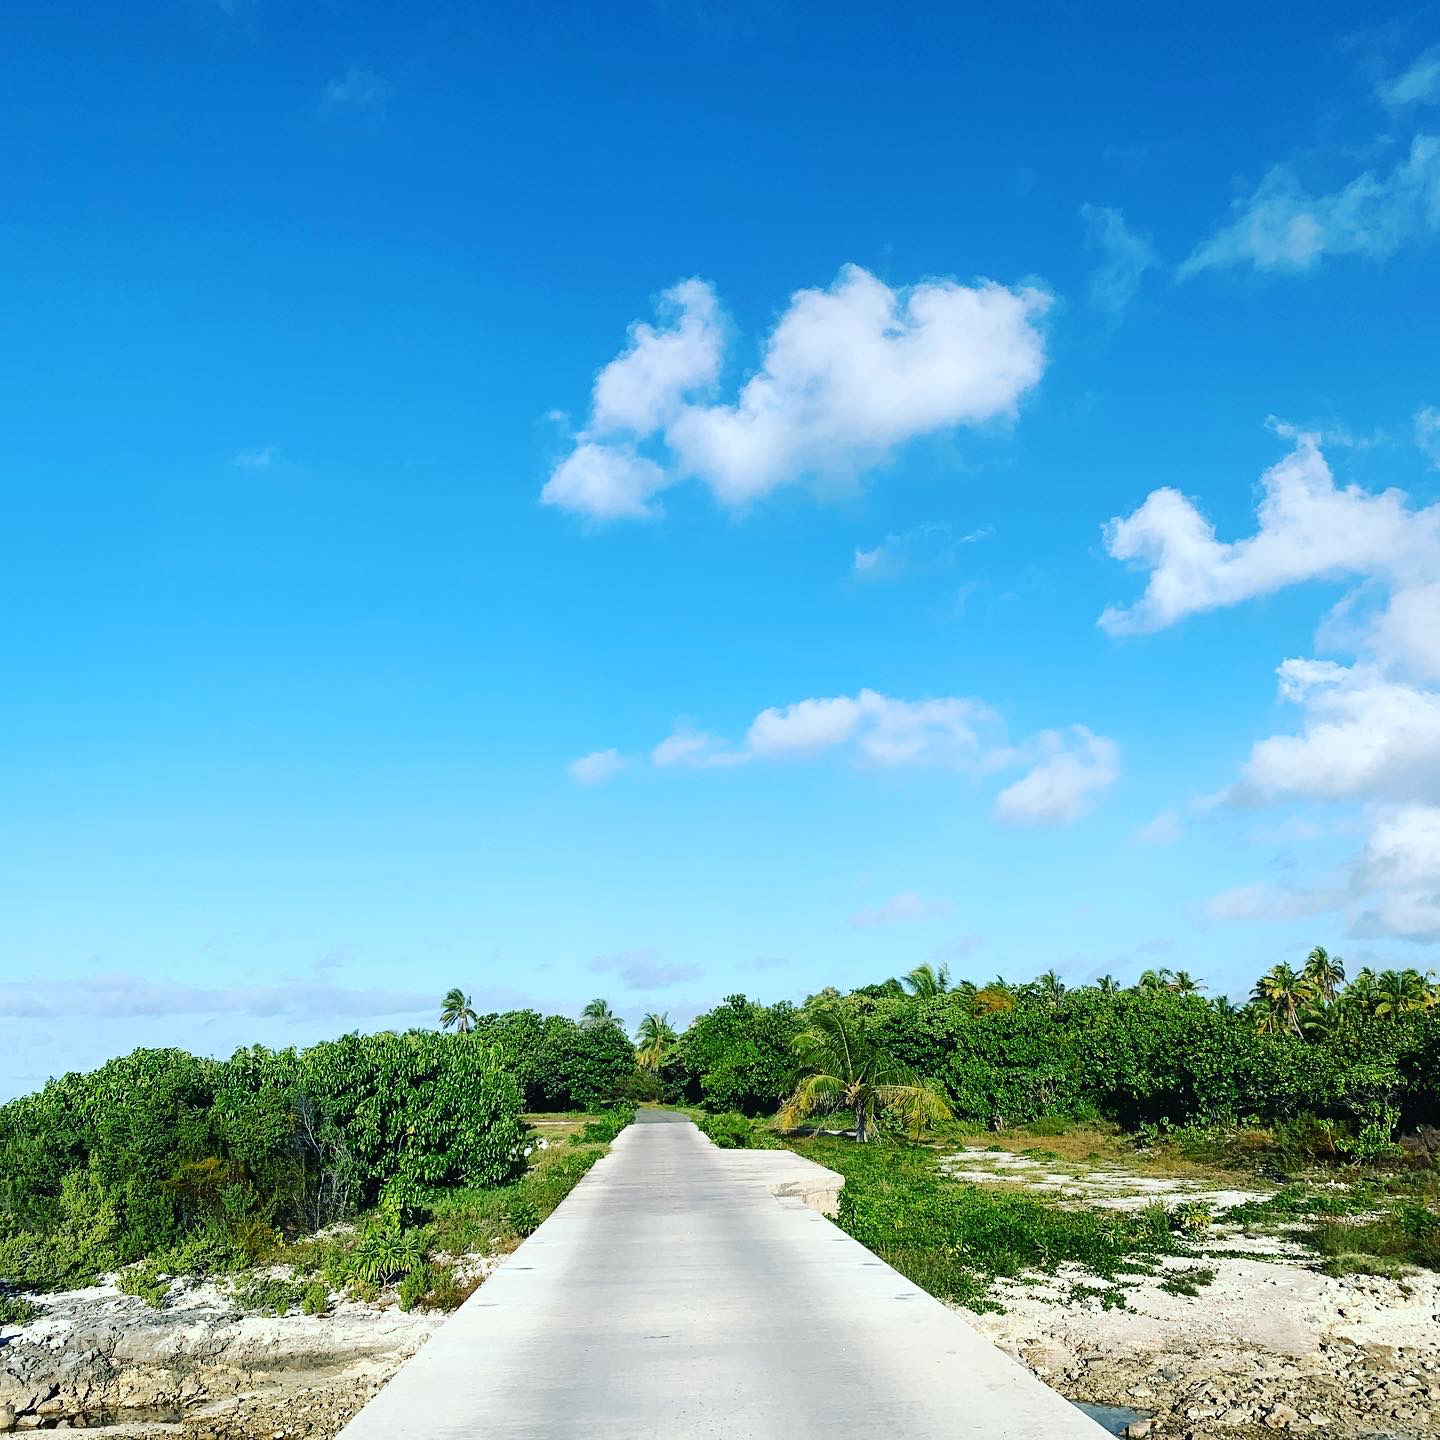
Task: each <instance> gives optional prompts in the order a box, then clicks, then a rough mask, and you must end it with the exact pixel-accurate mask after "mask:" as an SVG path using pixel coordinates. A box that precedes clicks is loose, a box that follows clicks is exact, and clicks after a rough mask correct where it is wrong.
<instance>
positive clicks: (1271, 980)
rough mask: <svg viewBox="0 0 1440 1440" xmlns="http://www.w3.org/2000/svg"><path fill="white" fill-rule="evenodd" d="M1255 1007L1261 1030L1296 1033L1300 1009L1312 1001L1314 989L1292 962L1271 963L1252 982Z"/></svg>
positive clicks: (1268, 1032) (1258, 1026) (1297, 1032)
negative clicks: (1288, 963)
mask: <svg viewBox="0 0 1440 1440" xmlns="http://www.w3.org/2000/svg"><path fill="white" fill-rule="evenodd" d="M1251 998H1252V999H1253V1000H1254V1001H1255V1003H1256V1006H1257V1008H1258V1010H1259V1014H1260V1021H1259V1023H1258V1025H1257V1027H1256V1028H1257V1029H1259V1030H1260V1031H1261V1032H1262V1033H1266V1034H1282V1033H1287V1032H1288V1033H1289V1034H1291V1035H1298V1034H1299V1033H1300V1011H1301V1010H1302V1009H1304V1008H1305V1007H1306V1006H1307V1005H1310V1004H1312V1003H1313V1002H1314V999H1315V990H1314V988H1313V987H1312V986H1311V984H1310V982H1309V981H1308V980H1307V979H1306V978H1305V977H1304V976H1303V975H1302V974H1301V973H1300V972H1299V971H1298V970H1296V969H1295V968H1294V967H1293V966H1290V965H1286V964H1283V963H1282V964H1279V965H1275V966H1272V967H1271V968H1270V969H1269V970H1267V971H1266V972H1265V973H1264V974H1263V975H1262V976H1261V977H1260V978H1259V979H1258V980H1257V981H1256V982H1255V989H1254V990H1253V991H1252V992H1251Z"/></svg>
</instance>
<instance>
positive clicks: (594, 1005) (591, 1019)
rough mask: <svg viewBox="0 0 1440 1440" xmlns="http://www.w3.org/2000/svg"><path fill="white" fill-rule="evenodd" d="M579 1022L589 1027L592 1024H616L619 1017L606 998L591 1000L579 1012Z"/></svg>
mask: <svg viewBox="0 0 1440 1440" xmlns="http://www.w3.org/2000/svg"><path fill="white" fill-rule="evenodd" d="M580 1023H581V1024H582V1025H584V1026H585V1027H586V1029H589V1028H590V1027H591V1026H592V1025H618V1024H619V1023H620V1017H619V1016H618V1015H617V1014H616V1013H615V1012H614V1011H613V1010H612V1009H611V1008H610V1002H609V1001H608V1000H601V999H595V1000H592V1001H591V1002H590V1003H589V1004H588V1005H587V1006H586V1007H585V1008H584V1009H583V1010H582V1011H581V1012H580Z"/></svg>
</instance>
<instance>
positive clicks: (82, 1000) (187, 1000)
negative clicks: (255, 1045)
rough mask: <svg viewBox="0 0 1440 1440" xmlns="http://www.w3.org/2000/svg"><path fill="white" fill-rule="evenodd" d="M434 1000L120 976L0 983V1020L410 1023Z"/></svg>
mask: <svg viewBox="0 0 1440 1440" xmlns="http://www.w3.org/2000/svg"><path fill="white" fill-rule="evenodd" d="M435 1008H436V1005H435V997H434V996H433V995H431V994H427V993H422V992H420V991H414V990H393V989H384V988H378V987H377V988H371V989H363V990H358V989H350V988H348V987H346V986H343V985H331V984H325V983H322V982H319V981H303V980H287V981H282V982H281V983H280V984H278V985H238V986H200V985H185V984H179V983H177V982H175V981H171V980H150V979H147V978H146V977H144V976H142V975H131V974H125V973H116V974H105V975H85V976H80V977H77V978H72V979H67V980H50V979H46V980H15V981H9V982H5V983H0V1015H4V1016H8V1017H10V1018H13V1019H42V1018H47V1017H59V1016H67V1015H83V1016H88V1017H90V1018H91V1019H94V1020H122V1019H134V1018H136V1017H137V1016H147V1015H149V1016H175V1015H252V1016H267V1017H268V1016H297V1017H303V1018H311V1017H313V1016H315V1015H322V1014H328V1015H333V1016H346V1017H354V1018H357V1019H358V1018H362V1017H374V1016H388V1015H395V1016H401V1017H407V1016H408V1017H412V1018H413V1017H417V1016H419V1015H422V1014H428V1013H430V1012H431V1011H433V1010H435Z"/></svg>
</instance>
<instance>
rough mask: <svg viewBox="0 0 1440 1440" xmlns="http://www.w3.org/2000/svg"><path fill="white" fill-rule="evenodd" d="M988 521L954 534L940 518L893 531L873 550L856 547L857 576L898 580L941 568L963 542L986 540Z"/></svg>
mask: <svg viewBox="0 0 1440 1440" xmlns="http://www.w3.org/2000/svg"><path fill="white" fill-rule="evenodd" d="M994 533H995V529H994V527H993V526H991V525H984V526H982V527H981V528H980V529H979V530H971V531H969V532H968V533H967V534H964V535H957V534H956V533H955V531H954V529H953V527H952V526H950V525H947V524H946V523H945V522H944V521H943V520H927V521H925V522H924V523H923V524H920V525H916V526H914V527H913V528H911V529H909V530H901V531H898V532H892V533H891V534H889V535H887V536H886V537H885V538H884V539H883V540H882V541H881V542H880V543H879V544H878V545H876V546H875V547H874V549H872V550H862V549H860V548H859V547H858V546H857V547H856V549H855V564H854V574H855V577H856V579H859V580H899V579H902V578H903V577H904V576H906V575H915V574H923V573H924V572H925V571H929V570H941V569H944V568H945V567H946V566H948V565H951V564H953V563H954V561H955V556H956V553H957V552H958V550H959V548H960V546H962V545H973V544H975V543H976V541H979V540H988V539H989V538H990V536H992V535H993V534H994Z"/></svg>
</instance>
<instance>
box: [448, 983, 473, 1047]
mask: <svg viewBox="0 0 1440 1440" xmlns="http://www.w3.org/2000/svg"><path fill="white" fill-rule="evenodd" d="M479 1018H480V1017H479V1016H478V1015H476V1013H475V1011H474V1010H473V1009H472V1008H471V1004H470V997H469V996H468V995H467V994H466V993H465V992H464V991H463V990H462V989H461V988H460V987H459V986H458V985H457V986H455V988H454V989H453V990H447V991H446V992H445V998H444V999H443V1000H442V1001H441V1002H440V1028H441V1029H442V1030H454V1031H455V1032H456V1033H457V1034H459V1035H468V1034H469V1033H470V1031H472V1030H473V1029H474V1028H475V1022H476V1020H478V1019H479Z"/></svg>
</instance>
